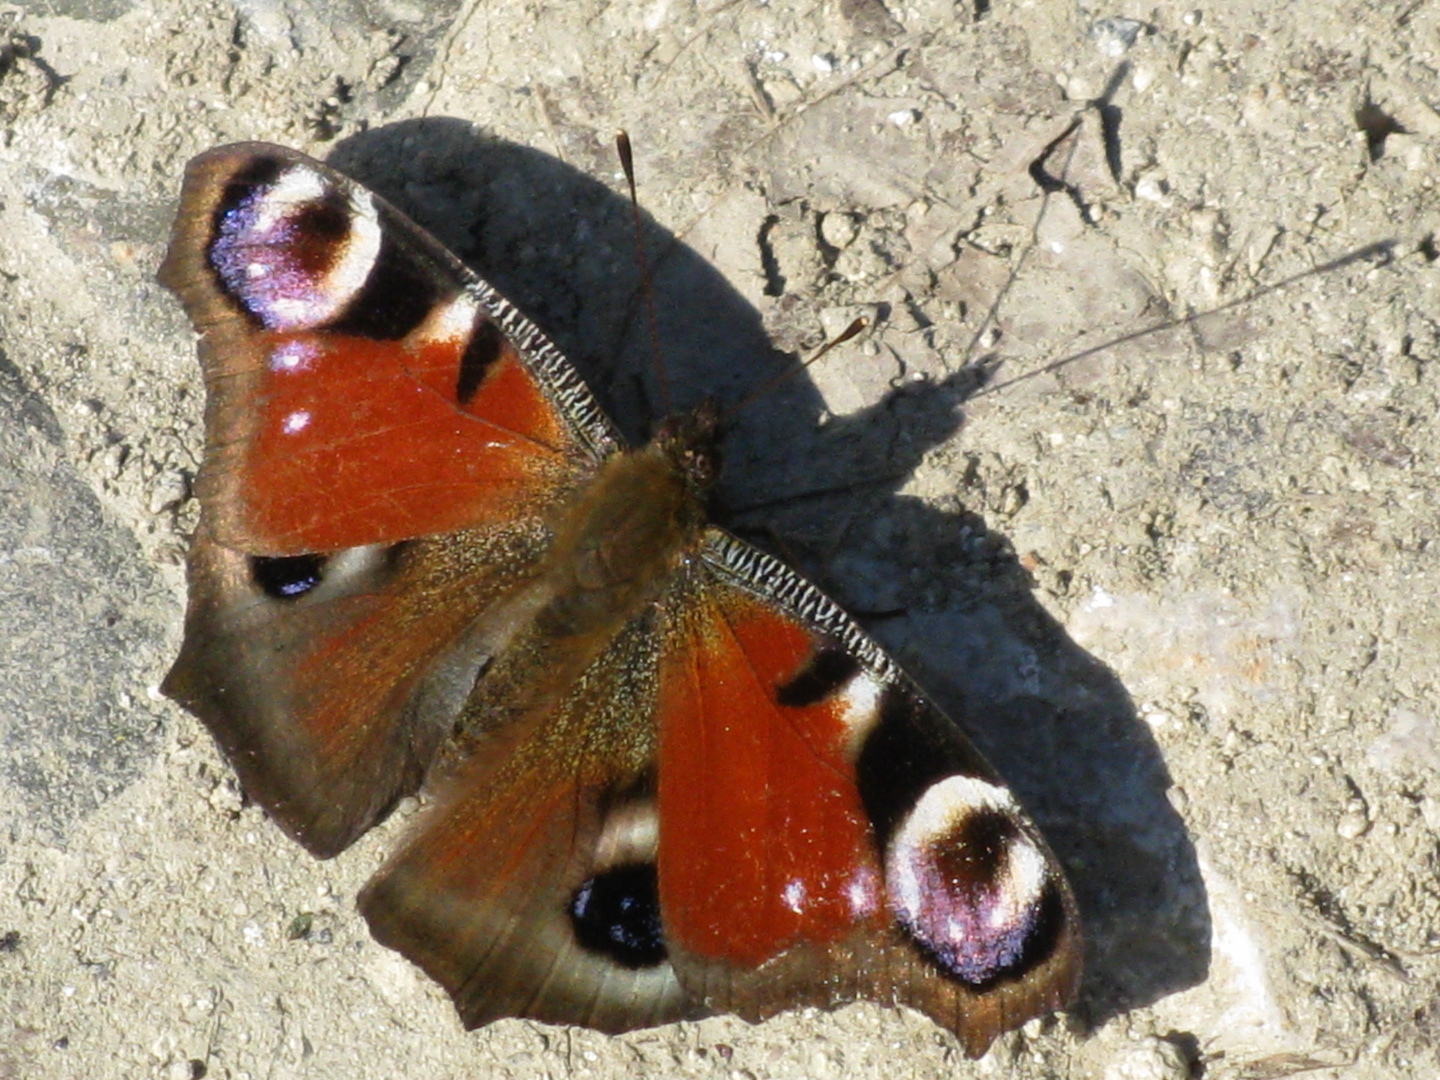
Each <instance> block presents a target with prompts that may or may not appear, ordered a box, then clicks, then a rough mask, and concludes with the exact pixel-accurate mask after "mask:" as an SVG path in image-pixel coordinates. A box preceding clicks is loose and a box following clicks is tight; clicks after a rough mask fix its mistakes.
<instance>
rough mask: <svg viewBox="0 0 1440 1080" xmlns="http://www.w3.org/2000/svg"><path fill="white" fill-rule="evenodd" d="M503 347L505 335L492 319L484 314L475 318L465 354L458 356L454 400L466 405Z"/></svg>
mask: <svg viewBox="0 0 1440 1080" xmlns="http://www.w3.org/2000/svg"><path fill="white" fill-rule="evenodd" d="M504 349H505V335H504V334H502V333H501V332H500V328H499V327H498V326H496V325H495V323H494V321H493V320H491V319H489V318H487V317H486V316H485V315H484V314H481V315H478V316H476V318H475V326H474V327H473V329H471V331H470V341H469V343H468V344H466V346H465V355H464V356H462V357H461V358H460V377H459V379H458V380H456V386H455V400H456V401H458V402H459V403H460V404H461V405H468V404H469V403H470V399H471V398H472V397H474V396H475V392H476V391H477V390H479V389H480V387H481V385H482V384H483V383H484V382H485V376H486V374H487V373H488V372H489V370H490V368H491V366H492V365H493V364H494V363H495V361H497V360H499V359H500V355H501V353H502V352H503V351H504Z"/></svg>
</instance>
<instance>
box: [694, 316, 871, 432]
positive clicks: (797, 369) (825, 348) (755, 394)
mask: <svg viewBox="0 0 1440 1080" xmlns="http://www.w3.org/2000/svg"><path fill="white" fill-rule="evenodd" d="M869 326H870V320H869V319H867V318H865V316H863V315H862V316H860V317H859V318H858V319H856V320H855V321H854V322H852V323H851V324H850V325H849V326H847V327H846V328H845V329H844V330H842V331H840V333H839V334H837V335H836V336H835V337H833V338H831V339H830V340H829V341H827V342H826V343H825V344H824V345H821V346H820V348H819V349H818V350H817V351H816V352H815V354H814V355H813V356H811V357H810V358H809V359H808V360H802V361H800V362H799V363H796V364H791V365H790V366H789V367H788V368H786V369H785V370H784V371H782V372H780V374H778V375H776V376H773V377H772V378H770V379H768V380H767V381H765V382H763V383H761V384H760V385H759V386H757V387H756V388H755V389H754V390H751V391H750V393H748V394H746V395H745V396H744V397H743V398H741V399H740V400H739V401H737V402H736V403H735V404H734V405H731V406H730V407H729V408H728V409H726V410H725V411H724V412H723V413H722V414H721V416H720V419H721V422H722V423H723V422H724V421H726V420H729V419H730V418H731V417H733V416H734V415H735V414H736V413H738V412H740V411H741V410H742V409H744V408H745V407H746V406H747V405H751V404H753V403H754V402H756V401H758V400H760V399H761V398H762V397H765V396H766V395H768V394H773V393H774V392H775V391H776V390H777V389H779V388H780V387H781V386H784V385H785V384H786V383H787V382H789V381H790V380H791V379H793V378H795V376H796V375H799V374H800V373H801V372H802V371H804V370H805V369H806V368H808V367H809V366H810V365H811V364H813V363H815V361H816V360H819V359H820V358H821V357H822V356H824V355H825V354H826V353H828V352H829V351H830V350H831V349H833V348H835V346H836V345H844V344H845V342H847V341H849V340H851V339H852V338H854V337H856V336H858V335H859V334H860V333H861V332H862V331H864V330H866V329H867V328H868V327H869Z"/></svg>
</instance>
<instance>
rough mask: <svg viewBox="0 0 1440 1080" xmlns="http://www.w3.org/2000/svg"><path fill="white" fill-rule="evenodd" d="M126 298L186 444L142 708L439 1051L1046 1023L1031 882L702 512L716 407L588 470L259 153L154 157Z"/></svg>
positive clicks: (943, 768) (892, 709) (590, 405)
mask: <svg viewBox="0 0 1440 1080" xmlns="http://www.w3.org/2000/svg"><path fill="white" fill-rule="evenodd" d="M159 277H160V281H161V282H162V283H163V284H164V285H165V286H167V287H168V288H169V289H171V290H172V291H173V292H174V293H175V294H176V295H177V296H178V297H179V298H180V300H181V302H182V303H183V305H184V307H185V310H186V311H187V313H188V314H189V316H190V318H191V320H192V321H193V323H194V325H195V328H196V329H197V331H198V333H199V339H200V340H199V351H200V358H201V364H202V367H203V370H204V379H205V386H206V394H207V402H206V410H205V429H206V447H205V457H204V460H203V463H202V466H201V468H200V471H199V475H198V476H197V478H196V482H195V494H196V497H197V498H198V501H199V505H200V517H199V523H198V526H197V530H196V532H195V535H194V538H193V541H192V544H191V548H190V553H189V560H188V577H189V603H188V609H187V613H186V618H185V636H184V642H183V645H182V647H181V651H180V655H179V658H178V659H177V660H176V662H175V665H174V667H173V669H172V670H171V671H170V673H169V675H168V676H167V677H166V679H165V682H164V685H163V690H164V692H165V694H167V695H168V696H169V697H171V698H172V699H174V700H175V701H177V702H179V703H180V704H182V705H183V706H184V707H186V708H187V709H189V710H190V711H191V712H193V713H194V714H195V715H196V716H198V717H199V718H200V719H201V720H202V721H203V722H204V724H205V725H206V726H207V727H208V728H209V730H210V732H211V733H212V734H213V736H214V737H215V739H216V741H217V742H218V743H219V746H220V747H221V749H222V750H223V752H224V753H225V755H226V756H227V757H228V758H229V760H230V761H231V762H232V764H233V766H234V768H235V770H236V772H237V774H238V775H239V778H240V782H241V784H242V785H243V787H244V789H245V791H246V793H247V794H248V795H249V797H250V798H251V799H252V800H254V801H255V802H257V803H259V804H260V805H261V806H263V807H264V808H265V810H266V811H267V812H268V813H269V815H270V816H271V817H272V818H273V819H274V820H275V821H276V822H277V823H278V824H279V825H280V827H281V828H282V829H284V830H285V831H286V832H287V833H288V834H289V835H290V836H292V837H293V838H294V839H295V840H297V841H298V842H299V843H300V844H301V845H303V846H304V847H305V848H306V849H308V850H309V851H310V852H311V853H312V854H314V855H316V856H318V857H321V858H328V857H330V856H333V855H335V854H337V853H339V852H341V851H343V850H344V849H345V848H346V847H348V846H349V845H350V844H351V843H353V842H354V841H355V840H356V838H357V837H359V836H361V835H362V834H363V833H364V832H365V831H366V830H368V829H369V828H371V826H373V825H375V824H376V823H377V822H378V821H380V820H381V819H382V818H384V817H385V816H386V815H387V814H388V813H389V811H390V810H391V809H392V808H393V807H394V806H395V805H396V803H397V802H398V801H399V800H400V799H402V798H404V797H406V796H409V795H413V794H416V793H417V792H423V793H424V795H425V802H426V805H425V808H424V809H423V811H422V812H421V813H420V815H418V817H417V819H416V821H415V823H414V825H413V826H412V828H411V830H410V832H409V834H408V837H407V838H406V839H405V840H403V842H402V843H401V845H400V847H399V849H398V850H397V851H395V852H394V853H393V854H392V855H391V856H390V857H389V859H388V861H387V862H386V863H385V864H384V865H383V867H382V868H381V869H380V870H379V871H378V872H377V873H376V874H375V876H374V877H373V878H372V879H371V881H370V882H369V883H368V884H367V885H366V886H365V888H364V890H363V891H362V893H361V895H360V899H359V906H360V911H361V913H362V915H363V916H364V918H365V919H366V921H367V922H368V924H369V927H370V930H371V933H372V934H373V935H374V936H375V938H376V939H377V940H379V941H380V942H381V943H382V944H384V945H386V946H389V947H390V948H392V949H395V950H397V951H399V952H400V953H402V954H403V955H404V956H406V957H408V958H409V959H410V960H411V961H413V962H414V963H415V964H417V965H418V966H419V967H420V968H422V969H423V970H424V971H425V972H427V973H428V974H429V975H430V976H431V977H432V978H433V979H435V980H436V981H437V982H439V983H440V985H441V986H443V987H444V988H445V989H446V990H447V991H448V992H449V994H450V995H451V997H452V998H453V1000H454V1002H455V1006H456V1008H457V1009H458V1011H459V1013H460V1016H461V1018H462V1020H463V1021H464V1023H465V1024H466V1025H467V1026H469V1027H474V1026H478V1025H481V1024H485V1023H487V1022H490V1021H492V1020H495V1019H498V1018H501V1017H507V1016H516V1017H531V1018H535V1019H539V1020H544V1021H549V1022H552V1023H561V1024H578V1025H585V1026H588V1027H592V1028H596V1029H599V1030H602V1031H607V1032H619V1031H625V1030H629V1029H633V1028H637V1027H645V1026H650V1025H657V1024H663V1023H666V1022H669V1021H673V1020H677V1019H681V1018H687V1017H695V1016H701V1015H705V1014H709V1013H714V1012H730V1013H736V1014H738V1015H740V1016H742V1017H745V1018H747V1019H750V1020H758V1019H761V1018H764V1017H767V1016H770V1015H772V1014H774V1013H777V1012H779V1011H782V1010H785V1009H790V1008H794V1007H798V1006H805V1005H809V1006H819V1007H833V1006H836V1005H838V1004H841V1003H845V1002H850V1001H854V1000H857V999H871V1000H875V1001H880V1002H884V1003H901V1004H905V1005H908V1006H911V1007H913V1008H916V1009H918V1010H920V1011H922V1012H924V1013H926V1014H928V1015H929V1016H931V1017H933V1018H934V1019H935V1020H936V1021H937V1022H938V1023H940V1024H942V1025H943V1026H945V1027H947V1028H949V1029H951V1030H952V1031H954V1032H955V1033H956V1034H957V1035H958V1036H959V1038H960V1039H961V1041H962V1042H963V1044H964V1046H965V1048H966V1050H967V1051H968V1052H969V1053H970V1054H972V1055H978V1054H980V1053H983V1052H984V1050H985V1049H986V1048H987V1047H988V1046H989V1045H990V1043H991V1042H992V1040H993V1039H994V1038H995V1037H996V1036H997V1035H999V1034H1000V1033H1002V1032H1004V1031H1006V1030H1009V1029H1011V1028H1014V1027H1016V1026H1018V1025H1020V1024H1022V1023H1024V1022H1025V1021H1027V1020H1028V1019H1030V1018H1032V1017H1035V1016H1038V1015H1042V1014H1045V1013H1048V1012H1052V1011H1054V1010H1056V1009H1060V1008H1063V1007H1064V1006H1065V1005H1066V1004H1067V1003H1068V1002H1070V1001H1071V1000H1072V998H1073V997H1074V994H1075V991H1076V987H1077V984H1078V981H1079V978H1080V954H1081V943H1080V942H1081V939H1080V932H1079V926H1078V920H1077V916H1076V910H1075V903H1074V900H1073V898H1072V895H1071V892H1070V889H1069V886H1068V885H1067V883H1066V881H1065V876H1064V874H1063V872H1062V871H1061V869H1060V866H1059V864H1058V863H1057V862H1056V860H1055V858H1054V856H1053V854H1052V853H1051V851H1050V849H1049V847H1048V846H1047V845H1046V843H1045V841H1044V839H1043V838H1042V837H1041V835H1040V833H1039V831H1038V830H1037V829H1036V827H1035V826H1034V824H1033V823H1032V822H1031V821H1030V819H1029V818H1028V817H1027V816H1026V815H1025V813H1024V812H1023V810H1022V809H1021V808H1020V806H1019V805H1018V804H1017V801H1016V799H1015V797H1014V795H1013V794H1012V793H1011V791H1010V790H1009V789H1008V788H1007V787H1006V786H1005V784H1004V782H1003V781H1002V780H1001V779H1000V778H999V777H998V776H997V775H996V773H995V771H994V770H993V769H992V768H991V767H990V765H989V764H987V763H986V761H985V760H984V759H983V758H982V757H981V755H980V754H979V752H978V751H977V750H976V749H975V748H974V747H973V746H972V745H971V743H970V742H969V741H968V740H967V739H966V738H965V736H964V735H962V734H961V732H960V730H959V729H958V728H957V727H956V726H955V725H954V724H953V723H952V722H951V721H950V720H949V719H948V718H947V717H946V716H944V715H943V714H942V713H941V712H940V710H939V709H938V708H937V707H936V706H935V705H934V704H932V703H931V702H930V701H929V699H927V698H926V697H925V696H924V694H923V693H922V692H921V691H920V690H919V689H918V688H917V687H916V685H915V684H914V683H913V682H911V680H910V679H909V678H908V677H907V676H906V675H905V674H904V673H903V672H902V671H901V670H900V669H899V667H898V666H897V665H896V663H895V662H894V661H893V660H892V659H891V658H890V657H889V656H887V655H886V654H885V652H884V651H882V650H881V648H880V647H879V646H878V645H876V643H875V642H874V641H872V640H871V639H870V638H869V637H868V636H867V635H866V634H865V633H864V632H863V631H862V630H861V628H860V627H859V626H858V625H857V624H856V623H855V622H854V621H853V620H852V619H851V618H850V617H849V616H847V615H846V614H845V613H844V612H843V611H841V610H840V608H839V607H838V606H837V605H836V604H835V603H833V602H832V601H831V600H830V599H829V598H828V597H826V596H825V595H824V594H823V593H822V592H820V591H819V590H818V589H817V588H816V587H815V586H813V585H811V584H810V583H808V582H807V581H805V580H804V579H803V578H802V577H800V576H799V575H798V574H797V573H795V572H794V571H793V570H791V569H789V568H788V567H787V566H785V565H784V564H783V563H782V562H781V561H779V560H777V559H776V558H773V557H772V556H770V555H768V554H766V553H764V552H762V551H761V550H759V549H758V548H756V547H753V546H751V545H750V544H748V543H746V542H744V541H742V540H741V539H739V538H737V537H736V536H734V535H732V534H730V533H728V532H726V531H724V530H723V529H721V528H719V527H718V526H716V525H714V524H711V523H710V521H709V519H708V516H707V514H706V505H707V494H708V493H709V492H710V490H711V487H712V485H713V484H714V482H715V480H716V476H717V473H718V470H719V468H720V458H719V455H718V452H717V450H716V443H717V438H718V434H719V427H720V413H719V411H718V409H717V408H716V407H715V406H714V405H704V406H702V407H700V408H699V409H697V410H695V411H694V412H692V413H689V414H686V415H681V416H678V417H673V418H670V419H667V420H665V421H664V422H663V423H662V424H661V425H660V426H659V428H658V430H657V432H656V434H655V436H654V437H653V439H652V440H651V441H650V442H649V443H648V444H647V445H645V446H642V447H640V448H638V449H631V448H627V447H626V446H625V445H624V443H623V440H622V439H621V437H620V435H619V434H618V432H617V430H616V428H615V427H614V426H613V424H612V423H611V421H610V420H609V419H608V418H607V417H606V415H605V413H604V412H603V411H602V410H601V408H600V407H599V405H598V404H597V403H596V400H595V399H594V398H593V397H592V395H591V393H590V391H589V390H588V388H587V387H586V386H585V384H584V383H583V382H582V380H581V379H580V377H579V376H578V374H577V373H576V371H575V370H574V368H573V367H572V366H571V365H570V363H569V362H568V361H567V360H566V359H565V357H563V356H562V355H561V354H560V352H559V351H558V350H557V349H556V348H555V347H554V346H553V345H552V344H551V343H550V342H549V341H548V340H546V338H545V337H544V335H543V334H542V333H541V332H540V331H539V330H538V329H537V328H536V327H535V326H534V325H533V324H532V323H530V322H529V321H528V320H527V319H526V318H525V317H524V316H523V315H521V314H520V313H519V312H518V311H517V310H516V309H515V308H514V307H513V306H511V304H510V303H509V302H507V301H506V300H505V299H503V298H502V297H500V296H499V295H498V294H497V293H496V292H495V291H494V290H493V289H492V288H491V287H490V286H489V285H487V284H486V283H485V282H484V281H483V280H481V279H480V278H478V277H477V276H476V275H475V274H473V273H472V272H471V271H470V270H468V269H467V268H466V267H465V266H464V265H462V264H461V263H460V262H459V260H457V259H456V258H455V257H454V256H453V255H451V254H450V253H449V252H448V251H447V250H445V248H444V247H442V246H441V245H440V244H439V243H438V242H437V241H435V240H434V239H432V238H431V237H430V236H429V235H428V234H426V233H425V232H424V231H423V230H421V229H420V228H419V227H418V226H416V225H414V224H412V223H411V222H410V221H409V220H408V219H407V218H405V217H404V216H403V215H402V214H401V213H400V212H398V211H397V210H395V209H394V208H392V207H391V206H389V205H388V204H386V203H385V202H384V201H383V200H381V199H380V198H379V197H378V196H376V195H374V194H372V193H371V192H369V191H367V190H366V189H365V188H364V187H362V186H360V185H358V184H356V183H354V182H353V181H351V180H349V179H347V178H346V177H344V176H342V175H340V174H339V173H337V172H335V171H333V170H332V169H330V168H329V167H327V166H325V165H323V164H321V163H319V162H317V161H314V160H312V159H310V158H308V157H306V156H304V155H302V154H299V153H296V152H294V151H291V150H287V149H283V148H280V147H276V146H270V145H265V144H259V143H242V144H237V145H233V146H225V147H220V148H218V149H215V150H211V151H209V152H207V153H205V154H202V155H201V156H199V157H197V158H196V159H195V160H194V161H192V162H191V163H190V165H189V167H188V170H187V172H186V176H185V181H184V188H183V192H182V195H181V200H180V209H179V213H178V216H177V219H176V222H175V226H174V232H173V236H172V239H171V243H170V247H169V251H168V253H167V255H166V257H165V260H164V263H163V266H162V267H161V270H160V275H159Z"/></svg>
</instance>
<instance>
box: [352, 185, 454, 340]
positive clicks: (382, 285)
mask: <svg viewBox="0 0 1440 1080" xmlns="http://www.w3.org/2000/svg"><path fill="white" fill-rule="evenodd" d="M380 226H381V234H380V253H379V254H378V255H377V256H376V258H375V265H374V266H373V267H372V268H371V270H370V276H369V277H368V278H366V279H365V284H364V285H363V286H362V287H361V288H360V290H359V291H358V292H357V293H356V294H355V296H354V298H353V299H351V301H350V303H349V304H347V305H346V307H345V310H344V312H343V313H342V314H341V315H340V316H339V317H338V318H337V319H336V320H335V321H334V323H332V324H331V327H330V329H331V330H333V331H335V332H336V333H340V334H357V335H360V336H362V337H370V338H375V339H377V340H380V341H397V340H399V339H400V338H403V337H404V336H405V335H407V334H409V333H410V331H412V330H414V329H415V328H416V327H417V326H419V325H420V324H421V323H422V322H423V321H424V320H425V317H426V316H427V315H429V314H430V312H431V311H433V310H434V309H435V307H436V306H437V305H438V304H441V303H444V302H446V301H447V300H449V299H450V298H451V297H453V296H454V295H455V294H456V293H457V292H458V289H459V283H458V282H457V281H456V280H455V272H454V270H452V269H451V268H450V267H449V266H447V265H445V264H444V263H442V262H441V261H440V260H438V259H435V258H433V257H431V256H430V255H429V254H428V253H427V252H425V251H423V250H422V249H421V248H420V246H419V245H418V244H417V243H415V242H414V241H413V240H412V239H411V237H410V236H409V235H408V234H407V233H406V232H405V231H403V230H402V229H401V227H400V226H397V225H396V224H395V223H394V222H393V221H392V220H391V215H389V214H387V213H385V212H383V211H382V212H381V214H380Z"/></svg>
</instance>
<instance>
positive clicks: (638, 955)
mask: <svg viewBox="0 0 1440 1080" xmlns="http://www.w3.org/2000/svg"><path fill="white" fill-rule="evenodd" d="M570 923H571V925H572V926H573V927H574V929H575V939H576V940H577V941H579V942H580V944H581V946H582V947H583V948H586V949H588V950H589V951H591V952H593V953H599V954H600V955H601V956H605V957H608V958H609V959H610V960H613V961H614V962H615V963H617V964H619V965H620V966H621V967H625V968H629V969H631V970H632V971H633V970H635V969H637V968H645V967H654V966H655V965H656V964H660V963H663V962H664V960H665V957H666V951H665V933H664V930H663V929H662V927H661V924H660V886H659V879H658V877H657V876H656V873H655V864H654V863H629V864H626V865H622V866H616V867H612V868H611V869H609V870H606V871H604V872H602V873H599V874H596V875H595V876H594V877H592V878H590V879H589V880H588V881H586V882H585V883H584V884H583V885H581V886H580V888H578V889H576V890H575V895H574V896H573V897H572V898H571V900H570Z"/></svg>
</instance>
